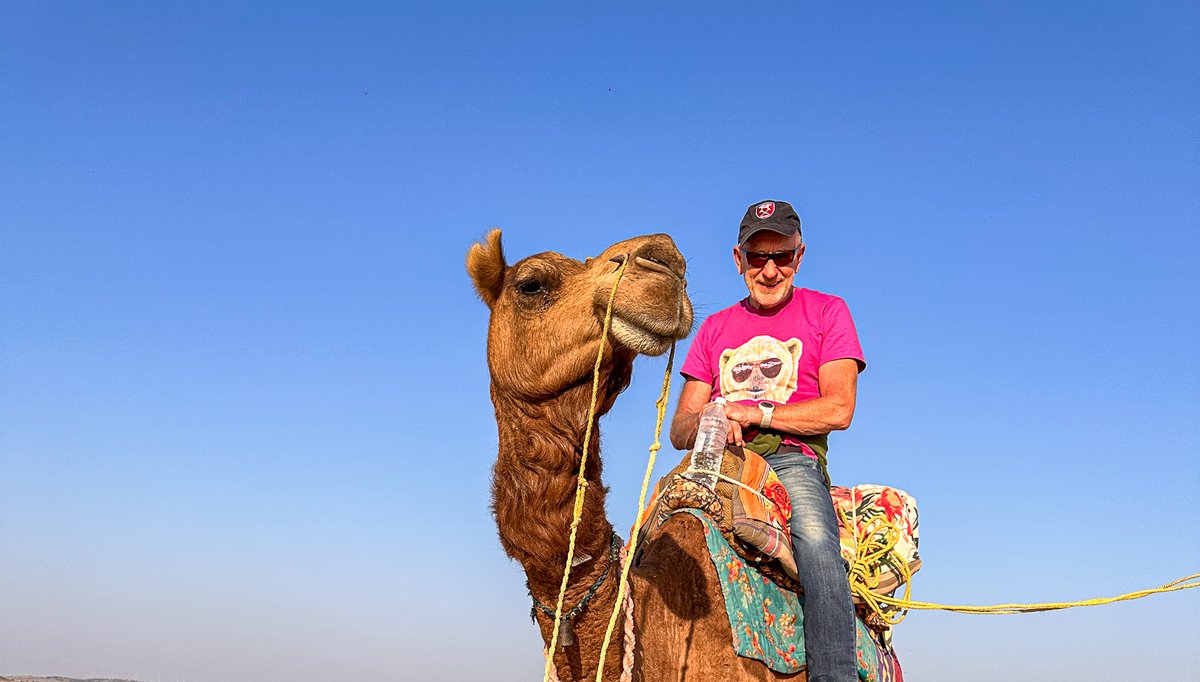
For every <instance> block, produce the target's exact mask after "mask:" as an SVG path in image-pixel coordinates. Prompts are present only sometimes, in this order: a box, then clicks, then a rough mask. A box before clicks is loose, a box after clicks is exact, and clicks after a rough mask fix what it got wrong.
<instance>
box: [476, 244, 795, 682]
mask: <svg viewBox="0 0 1200 682" xmlns="http://www.w3.org/2000/svg"><path fill="white" fill-rule="evenodd" d="M626 260H628V261H629V263H628V265H627V266H626V270H625V273H624V275H623V276H622V279H621V283H620V286H619V288H618V290H617V295H616V299H615V302H614V306H613V323H612V333H611V335H610V336H611V338H610V339H609V341H608V342H607V343H606V345H605V351H604V358H603V361H602V364H601V373H600V391H599V398H598V401H597V407H596V415H595V418H596V420H597V421H598V420H599V417H600V416H601V415H604V414H605V413H607V412H608V411H609V410H610V409H611V408H612V405H613V402H614V401H615V400H616V397H617V395H618V394H619V393H620V392H621V391H623V390H624V389H625V388H626V387H627V386H628V385H629V380H630V375H631V372H632V370H633V360H634V357H635V356H636V355H637V354H638V353H645V354H650V355H659V354H662V353H663V352H665V351H666V350H667V348H669V346H670V344H671V343H672V342H673V341H675V340H677V339H682V338H684V337H686V336H687V335H688V334H689V333H690V332H691V329H692V307H691V302H690V301H689V300H688V297H687V292H686V282H685V280H684V273H685V263H684V259H683V256H681V255H680V253H679V251H678V250H677V249H676V247H675V244H674V242H673V241H672V240H671V238H670V237H668V236H667V235H664V234H657V235H648V236H644V237H636V238H633V239H629V240H626V241H623V242H619V243H617V244H614V245H613V246H611V247H609V248H608V249H606V250H605V251H604V252H603V253H601V254H600V255H599V256H597V257H595V258H589V259H587V260H586V261H585V262H582V263H581V262H579V261H577V260H573V259H570V258H566V257H564V256H562V255H559V254H557V253H541V254H537V255H534V256H530V257H528V258H526V259H524V260H522V261H520V262H518V263H516V264H514V265H511V266H510V265H508V264H507V263H506V262H505V259H504V253H503V249H502V248H501V243H500V231H499V230H493V231H492V232H491V233H490V234H489V235H488V236H487V238H486V240H485V241H483V242H481V243H478V244H475V245H474V246H472V247H471V250H470V252H469V253H468V254H467V270H468V272H469V273H470V275H471V278H472V279H473V280H474V283H475V288H476V290H477V291H478V293H479V296H480V298H482V299H483V301H484V303H486V304H487V305H488V307H489V308H491V323H490V325H489V328H488V368H489V370H490V372H491V379H492V382H491V395H492V402H493V404H494V405H495V408H496V423H497V426H498V429H499V446H500V448H499V450H500V451H499V456H498V457H497V459H496V464H495V467H494V470H493V478H492V510H493V513H494V514H495V517H496V525H497V527H498V529H499V534H500V544H501V545H502V546H503V547H504V551H505V552H506V553H507V554H508V555H509V556H510V557H512V558H513V559H515V560H517V561H518V562H519V563H520V564H521V566H522V567H524V569H525V573H526V576H527V577H528V580H529V587H530V590H531V591H532V593H533V596H534V597H535V598H536V599H537V600H538V601H539V602H541V603H542V604H546V605H549V606H550V607H551V608H553V605H554V604H555V602H556V600H557V596H558V590H559V585H560V583H561V581H562V574H563V564H564V562H565V561H566V556H567V546H568V537H569V533H570V523H571V518H572V508H573V504H574V495H575V485H576V476H577V475H578V472H579V465H580V461H581V457H582V444H583V438H584V431H585V429H586V427H587V415H588V406H589V402H590V399H591V385H592V370H593V366H594V365H595V361H596V354H597V352H598V350H599V347H598V346H599V342H600V336H601V331H602V324H603V320H604V314H605V309H606V307H607V305H608V297H609V292H610V290H611V288H612V284H613V281H614V278H615V277H616V271H617V269H618V267H619V265H620V264H621V263H622V262H624V261H626ZM599 442H600V441H599V432H598V430H596V431H594V432H593V438H592V440H591V444H590V447H589V450H590V452H589V454H588V460H587V467H586V472H585V474H586V479H587V480H588V482H589V483H590V485H589V486H588V489H587V498H586V500H587V501H586V504H585V507H584V512H583V517H582V522H581V524H580V526H579V529H578V537H577V541H576V554H575V557H576V566H575V568H573V569H572V571H571V576H570V583H569V585H568V587H567V593H566V597H565V599H564V601H563V610H564V612H565V611H567V610H569V609H570V608H571V607H573V606H574V605H576V604H578V603H579V602H580V600H581V599H582V598H583V596H584V595H585V594H586V593H587V591H588V588H589V587H590V586H591V585H592V584H593V583H594V582H595V580H596V579H597V577H598V576H600V575H601V574H602V572H603V571H604V570H605V567H606V566H607V564H608V563H609V560H608V556H609V542H610V538H611V535H612V524H611V523H610V522H609V521H608V518H607V516H606V514H605V508H604V498H605V492H606V489H605V487H604V485H603V484H602V483H601V477H600V469H601V463H600V457H599V450H600V447H599ZM639 553H640V554H641V556H640V557H639V561H638V563H637V565H636V566H635V568H634V569H633V571H632V572H631V576H630V589H631V590H632V594H633V599H634V623H635V625H636V627H635V631H636V638H637V639H636V641H637V643H636V646H635V649H634V651H635V662H634V669H633V670H634V674H633V678H634V679H635V680H643V681H645V682H658V681H660V680H661V681H667V680H670V681H673V682H678V681H683V680H696V681H702V680H705V681H706V680H777V679H788V680H795V681H797V682H799V681H802V680H805V679H807V676H806V675H805V674H804V673H799V674H795V675H780V674H777V673H774V672H772V671H771V670H769V669H768V668H766V666H764V665H762V664H761V663H759V662H758V661H754V660H750V659H745V658H739V657H738V656H737V655H736V654H735V653H734V652H733V649H732V646H731V642H732V633H731V632H730V629H729V621H728V619H727V617H726V615H725V611H724V600H723V597H722V595H721V591H720V590H721V588H720V585H719V584H718V583H717V575H716V571H715V569H714V568H713V566H712V561H711V560H710V559H709V555H708V549H707V547H706V545H705V542H704V539H703V536H702V532H701V527H700V523H699V521H697V520H696V519H695V518H692V517H690V516H689V515H679V516H675V517H672V518H671V520H669V521H667V523H666V524H664V525H663V526H662V527H661V528H660V529H659V530H658V531H656V532H655V534H654V535H653V536H652V537H650V538H648V539H647V540H646V541H645V544H644V545H643V547H642V548H641V549H639ZM581 557H584V558H586V560H584V561H582V563H581V562H580V558H581ZM618 571H619V565H617V564H614V565H613V567H612V570H611V572H610V573H609V577H608V578H607V579H606V580H605V581H604V582H603V583H602V584H601V585H600V587H599V589H598V590H597V591H596V593H595V596H594V597H593V599H592V601H591V602H590V604H589V605H588V606H587V608H585V609H584V610H583V611H582V612H581V613H580V614H579V615H578V617H577V618H575V620H574V623H573V625H574V632H575V637H576V643H575V644H574V645H572V646H567V647H561V646H560V647H559V651H557V652H555V654H554V663H555V667H556V669H557V673H558V677H559V679H560V680H563V682H566V681H567V680H580V681H582V680H593V679H595V675H596V666H597V664H598V659H599V655H600V647H601V643H602V641H603V638H604V630H605V627H606V626H607V624H608V619H609V615H610V613H611V612H612V608H613V604H614V603H615V601H616V593H617V580H616V577H617V575H618V574H619V573H618ZM537 622H538V625H539V627H540V628H541V631H542V637H543V639H544V640H545V642H546V646H549V644H550V637H551V629H552V627H553V618H552V617H550V616H546V615H544V614H542V613H538V614H537ZM623 627H624V615H623V614H622V616H621V619H620V620H618V623H617V628H616V631H615V635H614V638H613V643H612V644H611V645H610V647H609V651H608V655H607V657H606V661H605V674H604V679H605V680H610V681H613V680H617V679H618V678H619V677H620V673H621V665H622V661H621V659H622V637H621V633H622V631H623Z"/></svg>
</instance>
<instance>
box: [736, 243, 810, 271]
mask: <svg viewBox="0 0 1200 682" xmlns="http://www.w3.org/2000/svg"><path fill="white" fill-rule="evenodd" d="M797 250H798V248H796V249H792V250H790V251H772V252H770V253H767V252H766V251H743V252H742V253H744V254H745V255H746V262H747V263H749V264H750V267H752V268H764V267H766V266H767V261H772V262H774V263H775V267H777V268H786V267H788V266H790V265H791V264H792V261H794V260H796V251H797Z"/></svg>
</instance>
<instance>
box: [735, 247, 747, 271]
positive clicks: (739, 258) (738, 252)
mask: <svg viewBox="0 0 1200 682" xmlns="http://www.w3.org/2000/svg"><path fill="white" fill-rule="evenodd" d="M733 264H734V265H735V266H737V271H738V274H739V275H744V274H746V273H745V272H744V271H743V270H742V250H741V249H740V248H739V247H736V246H735V247H733Z"/></svg>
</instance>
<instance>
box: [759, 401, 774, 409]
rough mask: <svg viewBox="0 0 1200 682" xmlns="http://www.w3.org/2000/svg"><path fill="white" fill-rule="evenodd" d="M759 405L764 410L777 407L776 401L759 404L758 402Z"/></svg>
mask: <svg viewBox="0 0 1200 682" xmlns="http://www.w3.org/2000/svg"><path fill="white" fill-rule="evenodd" d="M758 406H759V407H761V408H762V409H764V410H773V409H775V403H759V404H758Z"/></svg>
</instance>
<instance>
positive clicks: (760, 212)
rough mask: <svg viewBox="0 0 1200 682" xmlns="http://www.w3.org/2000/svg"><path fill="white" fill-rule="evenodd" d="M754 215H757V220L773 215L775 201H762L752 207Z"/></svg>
mask: <svg viewBox="0 0 1200 682" xmlns="http://www.w3.org/2000/svg"><path fill="white" fill-rule="evenodd" d="M754 215H756V216H758V219H759V220H765V219H767V218H770V217H771V216H773V215H775V202H774V201H764V202H762V203H761V204H759V205H758V206H755V207H754Z"/></svg>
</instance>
